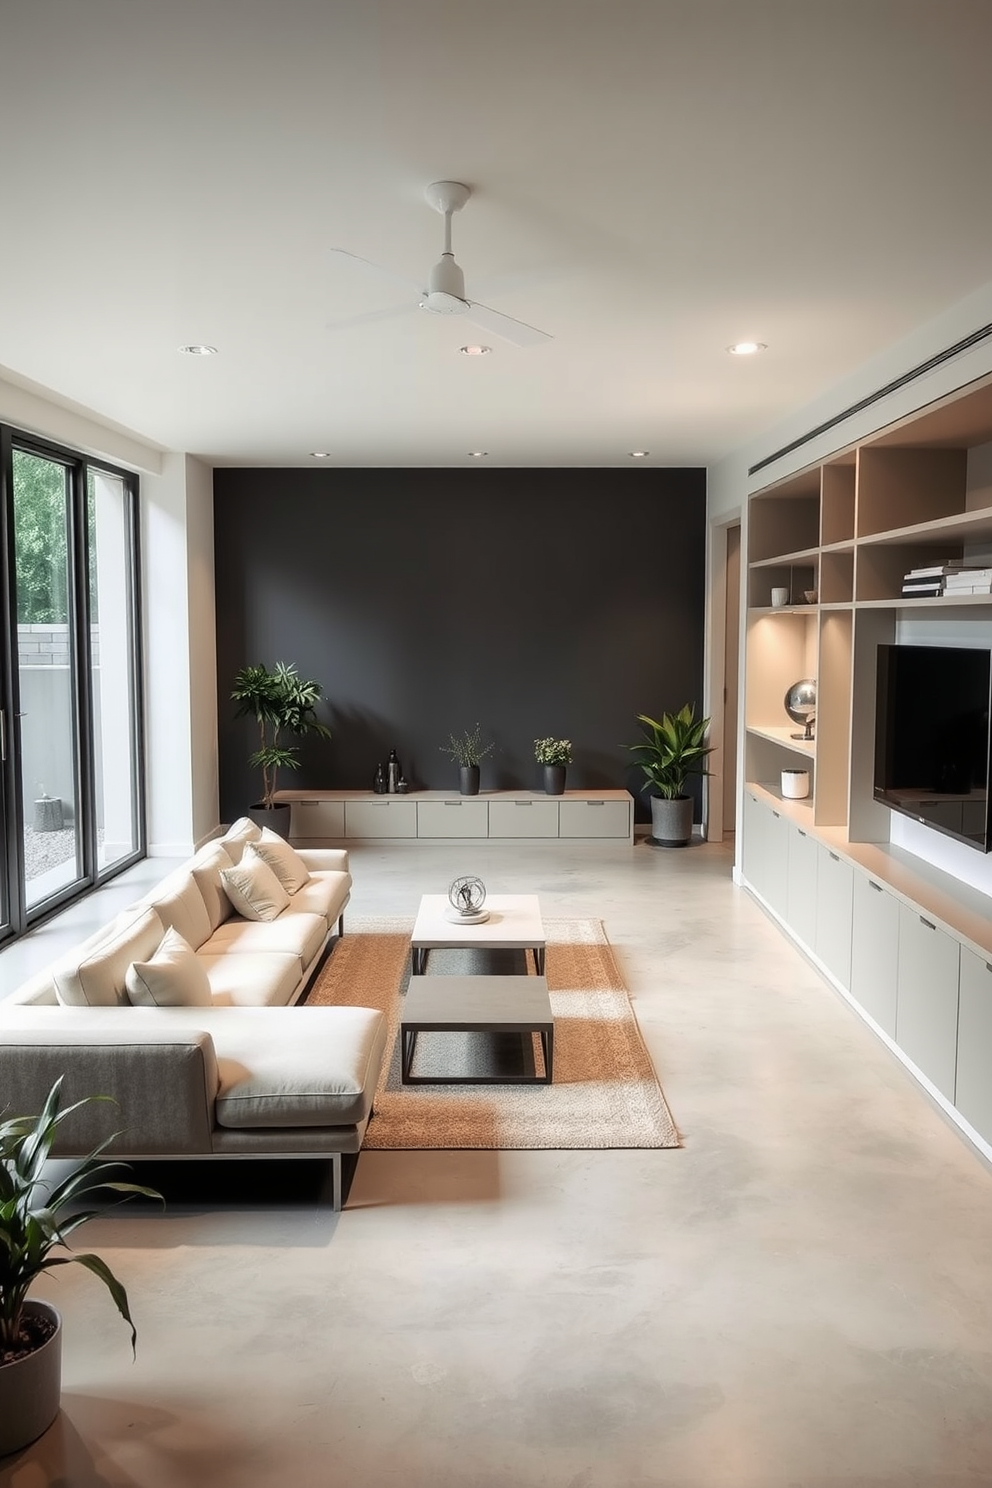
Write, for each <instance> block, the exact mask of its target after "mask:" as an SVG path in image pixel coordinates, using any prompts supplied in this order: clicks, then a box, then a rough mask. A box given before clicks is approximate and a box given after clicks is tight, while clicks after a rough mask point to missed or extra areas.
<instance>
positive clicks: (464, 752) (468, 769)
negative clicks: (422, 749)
mask: <svg viewBox="0 0 992 1488" xmlns="http://www.w3.org/2000/svg"><path fill="white" fill-rule="evenodd" d="M438 747H439V749H440V750H441V753H442V754H446V755H448V757H449V758H450V759H453V760H454V761H455V763H456V765H457V766H458V772H459V782H460V784H459V789H460V791H461V794H462V795H463V796H477V795H478V794H479V779H480V772H479V766H480V765H481V764H482V761H483V760H484V759H485V758H486V755H487V754H491V753H492V751H493V748H494V746H493V744H492V743H491V742H489V743H483V739H482V725H481V724H478V723H477V724H476V725H475V728H474V729H471V730H469V729H466V730H465V732H464V733H462V734H449V735H448V742H447V744H440V745H439V746H438Z"/></svg>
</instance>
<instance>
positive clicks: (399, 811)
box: [344, 796, 417, 837]
mask: <svg viewBox="0 0 992 1488" xmlns="http://www.w3.org/2000/svg"><path fill="white" fill-rule="evenodd" d="M344 825H345V836H346V837H416V835H417V803H416V801H403V800H399V799H397V797H395V796H380V798H379V799H378V800H377V801H347V802H346V803H345V808H344Z"/></svg>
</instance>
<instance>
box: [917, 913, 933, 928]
mask: <svg viewBox="0 0 992 1488" xmlns="http://www.w3.org/2000/svg"><path fill="white" fill-rule="evenodd" d="M920 924H921V925H926V927H927V929H928V930H936V928H937V926H936V925H935V924H934V923H933V921H932V920H925V919H924V918H923V916H922V915H920Z"/></svg>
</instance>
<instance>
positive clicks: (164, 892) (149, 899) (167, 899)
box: [141, 866, 210, 951]
mask: <svg viewBox="0 0 992 1488" xmlns="http://www.w3.org/2000/svg"><path fill="white" fill-rule="evenodd" d="M141 902H142V904H150V905H151V906H152V908H153V909H155V910H156V911H157V913H158V917H159V919H160V920H161V921H162V924H163V925H164V926H165V928H166V929H167V930H178V932H179V934H180V935H181V936H182V938H183V940H185V941H186V942H187V944H188V945H190V946H192V948H193V950H194V951H195V950H197V949H198V948H199V947H200V946H201V945H202V944H203V942H204V941H205V940H206V938H207V936H208V935H209V934H210V917H209V915H208V914H207V907H206V905H205V904H204V902H203V895H202V894H201V893H200V889H199V886H198V884H197V882H196V879H195V878H194V877H193V874H192V871H191V870H190V868H189V867H188V866H184V867H182V868H177V869H176V871H175V872H174V873H170V874H169V875H168V877H167V878H164V879H163V880H162V882H161V883H160V884H158V885H157V886H156V887H155V888H154V889H152V890H151V891H150V893H148V894H145V896H144V897H143V899H142V901H141Z"/></svg>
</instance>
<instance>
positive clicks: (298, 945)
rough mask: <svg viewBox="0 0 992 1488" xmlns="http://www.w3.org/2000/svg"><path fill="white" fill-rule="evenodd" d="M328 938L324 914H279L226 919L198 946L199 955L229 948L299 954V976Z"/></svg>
mask: <svg viewBox="0 0 992 1488" xmlns="http://www.w3.org/2000/svg"><path fill="white" fill-rule="evenodd" d="M326 937H327V921H326V920H325V919H324V916H323V915H315V914H289V913H286V914H281V915H280V916H279V918H278V919H277V920H269V921H268V922H267V923H264V924H263V923H261V922H260V921H258V920H239V919H230V920H225V922H224V924H223V925H220V926H218V928H217V929H216V930H215V931H214V933H213V935H211V937H210V939H209V940H208V941H205V942H204V944H203V945H202V946H201V947H200V950H199V955H201V956H223V955H226V954H227V952H229V951H240V952H243V953H244V954H245V955H252V954H256V953H258V952H262V951H286V952H289V953H290V954H291V955H294V956H298V957H299V961H300V975H301V976H302V974H303V972H304V971H305V970H306V968H307V967H308V966H309V965H310V963H311V961H312V960H313V958H314V957H315V956H316V955H317V953H318V952H319V950H320V948H321V946H322V945H323V944H324V940H325V939H326Z"/></svg>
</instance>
